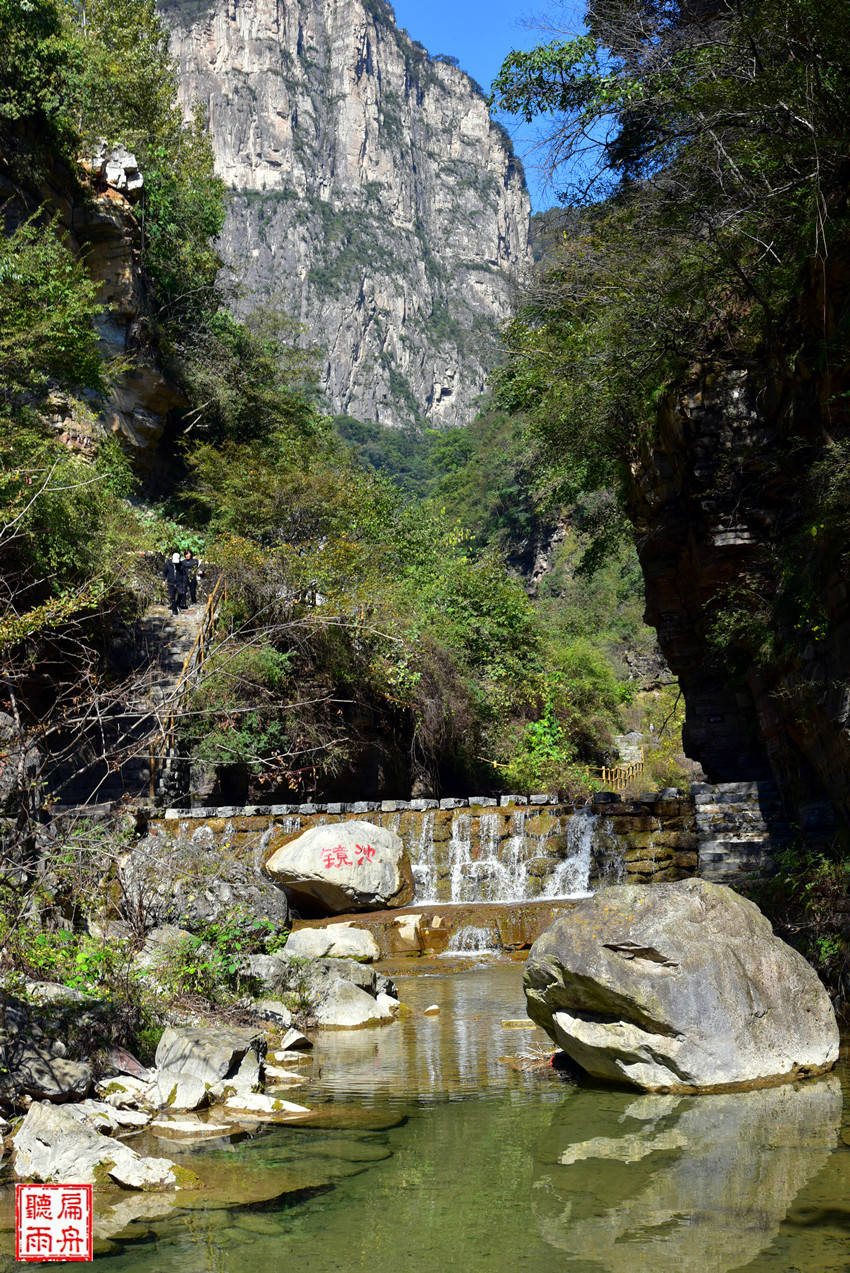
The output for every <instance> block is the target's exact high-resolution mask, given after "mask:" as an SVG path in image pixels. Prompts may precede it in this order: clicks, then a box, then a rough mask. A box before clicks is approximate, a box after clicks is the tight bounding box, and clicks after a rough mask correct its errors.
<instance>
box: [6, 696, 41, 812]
mask: <svg viewBox="0 0 850 1273" xmlns="http://www.w3.org/2000/svg"><path fill="white" fill-rule="evenodd" d="M0 755H2V757H3V764H2V767H0V814H5V815H10V816H12V815H14V814H16V813H17V812H18V810H19V809H21V808H22V807H23V806H24V805H26V804H27V803H29V802H31V800H32V798H33V797H34V796H35V794H36V783H37V780H38V774H39V770H40V769H41V755H40V753H39V751H38V748H37V747H35V745H34V744H32V743H29V742H27V740H26V737H25V736H24V735H22V734H21V732H20V731H19V729H18V727H17V725H16V724H15V721H14V718H13V717H12V716H9V715H8V714H7V713H6V712H0Z"/></svg>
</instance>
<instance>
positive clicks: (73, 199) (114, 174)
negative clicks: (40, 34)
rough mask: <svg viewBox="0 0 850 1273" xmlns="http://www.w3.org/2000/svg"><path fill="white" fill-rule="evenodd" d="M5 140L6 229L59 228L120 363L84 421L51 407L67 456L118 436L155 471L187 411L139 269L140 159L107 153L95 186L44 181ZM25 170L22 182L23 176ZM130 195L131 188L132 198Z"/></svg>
mask: <svg viewBox="0 0 850 1273" xmlns="http://www.w3.org/2000/svg"><path fill="white" fill-rule="evenodd" d="M16 140H17V141H18V144H19V145H20V146H22V147H23V149H24V153H26V147H27V146H28V145H29V144H30V142H29V139H28V138H16V137H15V135H14V134H13V133H10V134H9V136H7V137H6V138H5V139H4V138H0V209H2V228H5V229H6V230H8V231H11V230H13V229H14V228H15V227H16V226H17V225H20V224H21V222H23V221H25V220H26V219H27V218H29V217H32V216H34V215H37V214H38V213H39V212H42V213H43V214H45V215H50V216H53V217H55V218H56V220H57V224H58V225H59V226H60V227H61V229H62V231H63V233H64V235H65V240H66V242H67V243H68V245H69V247H70V248H71V249H72V251H73V252H74V253H75V254H76V255H78V256H80V257H81V258H82V259H83V260H84V262H85V266H86V269H87V270H88V272H89V274H90V276H91V278H92V280H93V281H94V282H95V283H96V284H97V288H98V301H99V303H100V305H101V306H102V308H101V310H100V313H99V315H98V317H97V319H96V323H97V331H98V336H99V337H100V348H101V352H102V354H103V356H104V357H105V358H114V359H117V360H119V362H120V365H119V367H118V369H117V370H116V371H115V374H114V375H113V376H112V377H111V380H110V388H109V392H108V393H107V394H106V395H105V396H104V398H103V399H98V400H97V401H96V402H93V404H92V405H93V408H94V410H93V412H88V411H85V412H82V413H80V412H79V410H78V409H77V404H76V403H75V402H74V401H73V400H72V399H71V398H69V397H68V396H67V395H66V394H64V393H61V392H56V393H54V394H53V395H51V398H50V399H49V401H48V404H47V406H48V410H49V412H50V423H51V425H52V427H53V428H54V429H55V431H56V433H57V435H58V437H59V438H60V440H61V441H62V442H63V443H65V444H66V445H67V446H69V447H71V448H73V449H75V450H78V451H81V452H83V453H88V454H92V453H93V452H94V451H95V450H96V448H97V440H98V438H99V437H101V436H102V435H103V433H104V432H109V433H113V434H115V435H117V436H118V437H119V438H120V439H121V441H122V444H123V445H124V446H125V447H126V448H127V450H128V452H129V453H130V454H131V455H132V457H133V463H134V466H135V467H136V469H137V470H138V471H139V472H146V473H147V474H148V475H150V473H151V472H152V471H153V470H155V469H156V467H157V465H158V463H159V458H158V456H157V444H158V442H159V440H160V438H161V437H162V434H163V431H164V429H165V426H166V422H167V418H168V414H169V412H170V411H171V410H172V409H174V408H176V407H180V406H185V400H184V398H183V396H182V393H181V391H180V388H179V386H178V385H177V384H176V383H175V382H174V380H173V379H171V378H170V377H169V376H168V374H167V372H166V371H165V370H164V368H163V367H162V365H161V362H160V358H159V355H158V352H157V349H156V347H155V343H154V341H153V340H152V339H151V337H150V334H149V332H150V326H151V323H150V310H151V304H150V296H149V294H148V289H147V284H146V282H145V279H144V277H143V274H142V269H141V264H140V245H141V232H140V229H139V223H138V221H137V219H136V216H135V213H134V209H133V206H132V200H133V199H134V198H135V197H136V196H137V195H138V193H139V192H140V190H141V188H142V184H143V182H142V177H141V174H140V173H139V172H138V169H137V168H136V166H135V159H134V157H133V156H132V155H129V154H128V153H127V152H126V151H124V149H123V147H118V148H116V149H115V150H114V151H109V152H107V150H106V149H105V148H104V150H103V153H102V154H101V155H100V156H99V157H97V158H96V159H94V160H92V162H90V163H89V164H88V165H87V168H88V184H87V186H85V187H84V186H82V185H81V184H80V182H79V180H78V178H77V174H76V173H73V172H71V171H70V169H68V168H66V167H65V166H64V165H62V164H57V165H56V167H55V169H53V170H52V171H51V170H45V171H42V169H41V166H40V165H39V164H37V163H33V164H31V165H30V166H29V167H27V165H26V164H22V163H21V162H20V159H18V162H16V163H13V162H12V158H13V155H12V150H13V146H14V143H15V141H16ZM22 169H23V170H25V174H26V175H25V177H23V178H22V176H21V170H22ZM128 187H129V188H128Z"/></svg>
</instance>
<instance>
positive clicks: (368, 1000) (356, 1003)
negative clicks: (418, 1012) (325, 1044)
mask: <svg viewBox="0 0 850 1273" xmlns="http://www.w3.org/2000/svg"><path fill="white" fill-rule="evenodd" d="M380 998H384V999H385V998H386V996H378V997H377V998H373V997H372V995H370V994H369V993H368V991H366V990H361V988H360V987H359V986H355V985H354V984H353V983H352V982H350V981H343V980H342V978H341V977H340V978H337V980H336V981H333V982H331V984H330V985H329V986H328V988H327V990H326V991H325V993H324V994H323V995H322V997H321V999H320V1000H319V1002H318V1003H317V1004H316V1005H315V1008H314V1009H313V1015H314V1016H315V1019H316V1025H319V1026H324V1027H325V1028H326V1029H335V1030H351V1029H356V1028H357V1027H358V1026H367V1025H384V1024H385V1023H387V1022H389V1021H393V1020H394V1019H395V1017H394V1013H393V1012H392V1011H391V1009H390V1008H389V1006H388V1005H387V1004H386V1003H381V1002H379V999H380Z"/></svg>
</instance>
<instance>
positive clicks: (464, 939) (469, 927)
mask: <svg viewBox="0 0 850 1273" xmlns="http://www.w3.org/2000/svg"><path fill="white" fill-rule="evenodd" d="M500 950H501V946H500V944H499V941H498V938H497V936H496V934H495V933H494V932H493V931H492V929H490V928H478V927H476V926H475V925H474V924H465V925H464V927H463V928H459V929H458V930H457V932H456V933H454V934H453V935H452V937H451V938H450V939H449V944H448V946H447V947H446V950H445V952H444V953H445V954H447V955H496V954H498V953H499V951H500Z"/></svg>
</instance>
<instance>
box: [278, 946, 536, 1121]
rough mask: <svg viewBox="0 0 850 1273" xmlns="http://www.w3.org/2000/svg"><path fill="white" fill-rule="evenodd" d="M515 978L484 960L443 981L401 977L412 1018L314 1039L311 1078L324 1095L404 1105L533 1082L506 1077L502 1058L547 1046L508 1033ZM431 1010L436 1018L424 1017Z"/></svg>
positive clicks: (515, 967) (516, 970) (518, 998)
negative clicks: (506, 1025) (483, 963)
mask: <svg viewBox="0 0 850 1273" xmlns="http://www.w3.org/2000/svg"><path fill="white" fill-rule="evenodd" d="M521 976H522V966H521V965H519V964H517V963H513V962H504V963H495V962H488V963H487V964H486V966H485V967H472V968H466V969H464V971H462V972H455V973H453V974H451V975H448V976H446V975H435V976H417V977H407V978H401V979H399V985H400V993H401V997H402V999H403V1000H404V1002H405V1003H407V1004H408V1005H409V1007H410V1008H411V1010H412V1014H411V1016H409V1017H406V1018H405V1019H403V1020H401V1021H396V1022H394V1023H393V1024H392V1025H388V1026H381V1027H378V1028H376V1029H370V1030H355V1031H333V1032H331V1031H327V1032H325V1033H323V1034H321V1035H320V1036H319V1040H318V1043H317V1047H316V1052H315V1073H316V1076H317V1078H318V1079H319V1080H320V1082H321V1088H322V1091H323V1093H324V1094H325V1095H326V1096H327V1095H328V1094H331V1095H333V1094H335V1093H340V1094H341V1093H356V1094H357V1095H358V1096H359V1097H361V1098H362V1099H366V1100H373V1101H379V1100H386V1099H388V1098H396V1099H398V1100H402V1101H404V1102H409V1101H411V1100H417V1099H421V1098H427V1099H428V1100H439V1099H445V1098H446V1097H447V1096H448V1097H450V1098H451V1097H457V1096H467V1095H470V1094H473V1093H474V1094H478V1093H487V1092H492V1091H493V1090H494V1089H497V1090H502V1089H503V1088H504V1087H505V1085H506V1083H510V1085H512V1086H514V1085H516V1084H520V1085H528V1084H533V1082H534V1080H533V1078H529V1079H523V1077H522V1076H514V1075H512V1074H511V1072H510V1071H509V1070H508V1069H507V1067H506V1066H505V1063H504V1061H503V1060H501V1059H500V1058H502V1057H503V1056H505V1055H506V1054H508V1053H516V1052H533V1051H534V1050H535V1049H540V1050H541V1051H542V1050H544V1049H548V1048H551V1046H552V1045H551V1044H550V1043H549V1040H548V1038H547V1036H546V1035H545V1034H544V1032H543V1031H542V1030H540V1029H537V1028H533V1029H529V1030H510V1029H506V1028H504V1027H503V1026H502V1024H501V1023H502V1020H505V1019H508V1018H511V1017H514V1018H515V1017H522V1016H524V1015H525V999H524V997H523V993H522V984H521ZM431 1004H436V1005H437V1006H438V1007H439V1009H440V1011H439V1013H438V1014H437V1015H435V1016H424V1015H423V1010H424V1009H425V1008H426V1007H428V1006H430V1005H431ZM299 1090H301V1091H304V1089H299ZM308 1096H309V1092H308ZM310 1103H311V1102H310V1100H309V1099H305V1104H308V1105H309V1104H310Z"/></svg>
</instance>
